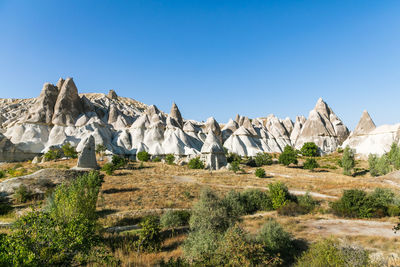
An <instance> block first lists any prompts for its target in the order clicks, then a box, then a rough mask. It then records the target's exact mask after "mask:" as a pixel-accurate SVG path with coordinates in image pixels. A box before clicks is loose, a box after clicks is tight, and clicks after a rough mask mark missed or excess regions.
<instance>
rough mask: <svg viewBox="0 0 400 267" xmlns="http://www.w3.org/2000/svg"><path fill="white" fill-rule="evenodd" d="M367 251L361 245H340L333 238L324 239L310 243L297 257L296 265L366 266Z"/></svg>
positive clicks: (320, 266)
mask: <svg viewBox="0 0 400 267" xmlns="http://www.w3.org/2000/svg"><path fill="white" fill-rule="evenodd" d="M368 263H369V259H368V253H367V251H365V250H364V249H363V248H361V247H353V246H340V244H339V242H338V241H336V240H333V239H324V240H321V241H319V242H316V243H314V244H312V245H311V247H310V248H309V249H308V250H307V251H306V252H304V253H303V255H302V256H301V257H300V258H299V259H298V261H297V263H296V266H297V267H322V266H327V267H347V266H355V267H364V266H368Z"/></svg>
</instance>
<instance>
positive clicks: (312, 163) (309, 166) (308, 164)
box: [303, 158, 319, 170]
mask: <svg viewBox="0 0 400 267" xmlns="http://www.w3.org/2000/svg"><path fill="white" fill-rule="evenodd" d="M318 167H319V165H318V162H317V161H316V160H315V159H314V158H308V159H306V161H305V162H304V165H303V168H304V169H306V170H314V169H315V168H318Z"/></svg>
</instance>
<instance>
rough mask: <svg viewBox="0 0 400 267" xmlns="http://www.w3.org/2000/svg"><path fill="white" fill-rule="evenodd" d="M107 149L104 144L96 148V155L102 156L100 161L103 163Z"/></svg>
mask: <svg viewBox="0 0 400 267" xmlns="http://www.w3.org/2000/svg"><path fill="white" fill-rule="evenodd" d="M106 150H107V148H106V147H105V146H104V145H103V144H98V145H97V146H96V154H98V155H99V156H100V160H101V161H102V160H103V159H104V154H105V152H106Z"/></svg>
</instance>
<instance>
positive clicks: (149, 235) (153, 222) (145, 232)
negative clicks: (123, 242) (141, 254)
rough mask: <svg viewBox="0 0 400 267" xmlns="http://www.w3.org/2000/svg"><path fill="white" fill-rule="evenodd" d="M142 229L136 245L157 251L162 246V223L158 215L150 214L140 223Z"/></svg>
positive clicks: (150, 250) (141, 248)
mask: <svg viewBox="0 0 400 267" xmlns="http://www.w3.org/2000/svg"><path fill="white" fill-rule="evenodd" d="M139 225H140V227H141V229H140V232H139V239H138V240H137V241H136V243H135V245H136V246H137V248H138V250H139V251H140V250H142V251H146V252H157V251H159V250H160V248H161V243H162V237H161V232H160V230H161V225H160V220H159V218H158V217H157V216H148V217H146V218H144V220H143V221H142V222H141V223H140V224H139Z"/></svg>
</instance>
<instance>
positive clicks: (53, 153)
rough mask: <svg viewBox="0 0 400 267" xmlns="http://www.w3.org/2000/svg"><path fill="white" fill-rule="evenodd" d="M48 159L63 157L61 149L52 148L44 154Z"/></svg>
mask: <svg viewBox="0 0 400 267" xmlns="http://www.w3.org/2000/svg"><path fill="white" fill-rule="evenodd" d="M44 158H45V159H46V161H51V160H57V159H59V158H61V151H60V149H57V148H52V149H50V150H49V151H47V152H46V153H45V154H44Z"/></svg>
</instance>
